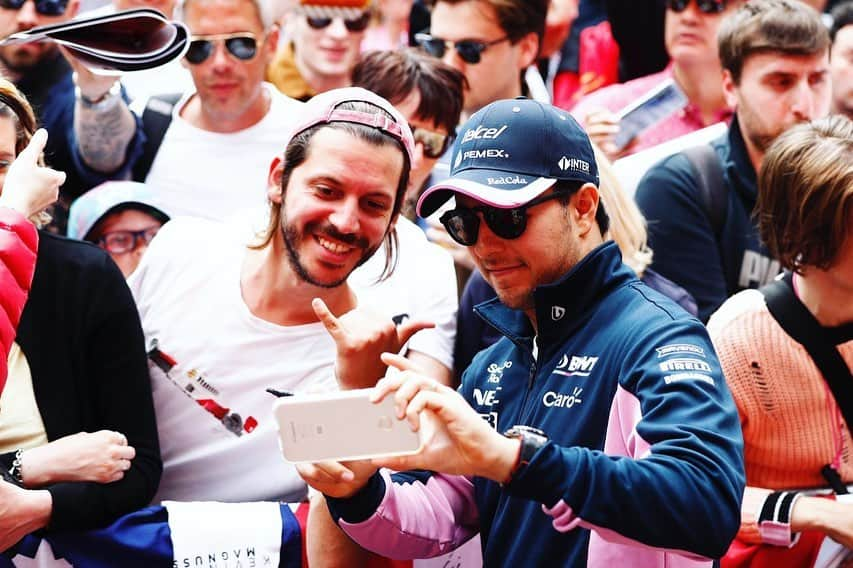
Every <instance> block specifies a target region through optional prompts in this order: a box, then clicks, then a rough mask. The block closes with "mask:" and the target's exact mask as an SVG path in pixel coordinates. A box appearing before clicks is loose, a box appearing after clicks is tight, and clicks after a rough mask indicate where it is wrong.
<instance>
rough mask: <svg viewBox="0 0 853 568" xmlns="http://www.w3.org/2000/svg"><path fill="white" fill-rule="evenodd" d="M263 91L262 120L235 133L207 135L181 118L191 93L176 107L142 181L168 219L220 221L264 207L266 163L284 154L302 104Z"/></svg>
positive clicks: (269, 88) (273, 91)
mask: <svg viewBox="0 0 853 568" xmlns="http://www.w3.org/2000/svg"><path fill="white" fill-rule="evenodd" d="M264 88H265V89H266V91H267V93H268V94H269V96H270V109H269V111H268V112H267V114H266V116H265V117H264V118H263V119H261V121H260V122H258V123H257V124H255V125H254V126H250V127H249V128H246V129H244V130H240V131H239V132H232V133H228V134H223V133H219V132H209V131H207V130H202V129H200V128H196V127H195V126H193V125H191V124H190V123H189V122H187V121H186V120H184V119H183V118H181V116H180V112H181V109H183V107H184V105H185V104H186V103H187V101H189V99H190V97H191V96H192V95H194V94H195V92H194V91H193V92H189V93H187V94H185V95H184V96H183V97H182V98H181V100H180V101H178V104H176V105H175V108H174V109H173V111H172V122H171V123H170V124H169V128H168V130H166V135H165V136H164V137H163V143H162V145H161V146H160V149H159V150H158V151H157V156H156V157H155V158H154V162H153V163H152V164H151V170H150V171H149V172H148V176H147V177H146V178H145V183H146V184H148V185H149V186H150V187H152V188H153V189H154V190H155V191H157V192H158V193H159V194H160V195H161V201H162V204H163V208H164V210H165V211H166V212H167V213H168V214H169V215H171V216H173V217H174V216H179V215H192V216H196V217H203V218H206V219H214V220H223V219H226V218H227V217H229V216H230V215H233V214H234V212H235V211H240V210H242V209H248V208H252V207H257V206H260V205H263V204H265V203H266V201H267V194H266V191H267V175H268V173H269V166H270V162H271V161H272V159H273V158H274V157H275V156H276V155H278V154H279V153H283V152H284V137H285V136H286V133H287V132H288V131H289V128H290V125H291V122H292V121H293V120H295V119H297V117H298V114H299V112H300V110H301V109H300V107H301V106H302V103H301V102H299V101H296V100H294V99H291V98H289V97H286V96H285V95H283V94H281V93H280V92H279V91H278V90H277V89H276V88H275V87H274V86H273V85H271V84H269V83H264Z"/></svg>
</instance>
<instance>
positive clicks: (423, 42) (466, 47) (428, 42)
mask: <svg viewBox="0 0 853 568" xmlns="http://www.w3.org/2000/svg"><path fill="white" fill-rule="evenodd" d="M508 39H509V36H504V37H502V38H498V39H495V40H492V41H480V40H477V39H463V40H460V41H450V40H446V39H441V38H440V37H435V36H432V35H430V34H425V33H419V34H415V41H416V42H417V43H418V45H419V46H421V48H422V49H423V50H424V51H426V52H427V53H429V54H430V55H432V56H433V57H437V58H439V59H441V58H442V57H444V53H445V52H446V51H447V49H448V48H453V49H455V50H456V53H458V54H459V57H460V59H462V61H464V62H465V63H469V64H475V63H479V62H480V59H481V57H482V54H483V52H484V51H486V49H488V48H489V47H490V46H493V45H497V44H499V43H501V42H503V41H507V40H508Z"/></svg>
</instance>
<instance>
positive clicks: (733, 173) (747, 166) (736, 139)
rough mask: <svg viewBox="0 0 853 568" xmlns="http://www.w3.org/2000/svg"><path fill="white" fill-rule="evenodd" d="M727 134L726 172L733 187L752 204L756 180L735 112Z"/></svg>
mask: <svg viewBox="0 0 853 568" xmlns="http://www.w3.org/2000/svg"><path fill="white" fill-rule="evenodd" d="M727 136H728V141H729V156H728V158H727V159H726V173H727V174H728V177H729V179H730V180H731V181H732V184H733V185H734V187H735V189H736V190H737V191H738V192H740V193H741V194H742V195H743V196H744V197H745V198H746V199H747V203H753V204H754V203H755V200H756V199H757V198H758V180H757V176H756V173H755V168H753V167H752V161H750V159H749V153H748V152H747V151H746V142H744V140H743V133H742V132H741V129H740V121H738V117H737V114H735V116H734V118H733V119H732V124H731V126H730V127H729V132H728V135H727Z"/></svg>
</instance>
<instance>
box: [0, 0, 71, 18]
mask: <svg viewBox="0 0 853 568" xmlns="http://www.w3.org/2000/svg"><path fill="white" fill-rule="evenodd" d="M26 2H27V0H0V8H4V9H6V10H20V9H21V7H22V6H23V5H24V4H25V3H26ZM34 2H35V4H36V12H38V13H39V14H41V15H42V16H61V15H62V14H64V13H65V8H67V7H68V0H34Z"/></svg>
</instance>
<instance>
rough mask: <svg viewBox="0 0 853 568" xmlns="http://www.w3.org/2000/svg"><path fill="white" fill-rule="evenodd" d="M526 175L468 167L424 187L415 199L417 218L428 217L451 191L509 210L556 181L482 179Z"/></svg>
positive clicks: (445, 199) (447, 197)
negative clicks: (495, 182) (495, 181)
mask: <svg viewBox="0 0 853 568" xmlns="http://www.w3.org/2000/svg"><path fill="white" fill-rule="evenodd" d="M489 178H492V179H502V180H507V179H512V178H527V180H529V179H530V176H524V175H515V174H508V173H507V172H505V171H497V170H496V171H491V170H468V171H464V172H459V173H458V174H457V175H455V176H453V177H451V178H449V179H446V180H444V181H441V182H439V183H437V184H435V185H433V186H430V187H429V188H428V189H427V190H425V191H424V192H423V193H422V194H421V197H420V199H418V206H417V212H418V215H420V216H421V217H429V216H430V215H432V214H433V213H435V212H436V211H437V210H438V208H439V207H441V206H442V205H443V204H444V203H445V202H446V201H447V200H448V199H450V198H451V197H453V196H454V195H455V194H460V195H465V196H467V197H470V198H472V199H476V200H477V201H479V202H481V203H484V204H485V205H489V206H491V207H497V208H499V209H511V208H513V207H519V206H521V205H524V204H525V203H527V202H528V201H530V200H531V199H534V198H536V197H539V195H541V194H542V193H544V192H545V191H546V190H547V189H548V188H550V187H551V186H552V185H554V184H555V183H556V182H557V180H556V179H553V178H544V177H540V178H533V181H528V182H527V183H502V184H500V185H489V184H487V183H483V181H484V180H487V179H489Z"/></svg>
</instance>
